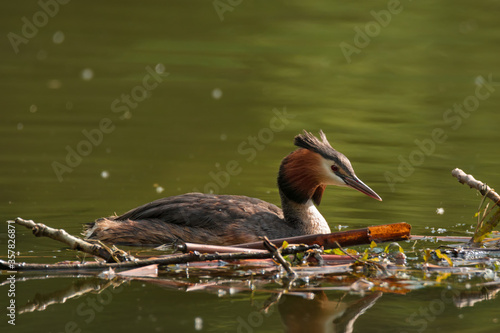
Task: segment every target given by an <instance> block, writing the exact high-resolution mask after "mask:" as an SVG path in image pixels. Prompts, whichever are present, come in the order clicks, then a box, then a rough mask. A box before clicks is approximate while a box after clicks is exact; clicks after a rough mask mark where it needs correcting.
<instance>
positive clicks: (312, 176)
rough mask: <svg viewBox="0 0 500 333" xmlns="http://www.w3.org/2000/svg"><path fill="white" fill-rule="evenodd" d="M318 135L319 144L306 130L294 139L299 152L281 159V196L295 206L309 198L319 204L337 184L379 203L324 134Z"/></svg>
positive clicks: (376, 196)
mask: <svg viewBox="0 0 500 333" xmlns="http://www.w3.org/2000/svg"><path fill="white" fill-rule="evenodd" d="M319 133H320V136H321V141H320V140H319V139H318V138H316V137H315V136H314V135H312V134H311V133H309V132H306V131H304V134H299V135H297V136H296V137H295V141H294V143H295V145H296V146H297V147H299V149H297V150H295V151H293V152H292V153H291V154H290V155H288V156H287V157H285V159H283V161H282V163H281V167H280V171H279V175H278V186H279V188H280V190H281V191H282V192H283V194H284V195H285V196H286V197H287V198H289V199H290V200H293V201H295V202H297V203H305V202H307V201H308V200H309V199H312V200H313V201H314V203H315V204H317V205H319V204H320V202H321V197H322V195H323V192H324V190H325V187H326V186H327V185H337V186H345V187H351V188H353V189H355V190H358V191H360V192H361V193H364V194H366V195H368V196H369V197H372V198H374V199H377V200H380V201H382V198H381V197H380V196H379V195H378V194H377V193H375V191H373V190H372V189H371V188H369V187H368V186H367V185H366V184H364V183H363V182H362V181H361V180H360V179H359V178H358V177H357V176H356V174H355V173H354V170H353V168H352V165H351V162H350V161H349V159H348V158H347V157H345V156H344V154H342V153H340V152H338V151H337V150H335V149H333V148H332V146H331V145H330V143H329V142H328V140H327V138H326V135H325V133H323V131H320V132H319Z"/></svg>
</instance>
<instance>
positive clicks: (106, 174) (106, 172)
mask: <svg viewBox="0 0 500 333" xmlns="http://www.w3.org/2000/svg"><path fill="white" fill-rule="evenodd" d="M101 177H102V178H103V179H108V178H109V172H108V171H106V170H103V171H101Z"/></svg>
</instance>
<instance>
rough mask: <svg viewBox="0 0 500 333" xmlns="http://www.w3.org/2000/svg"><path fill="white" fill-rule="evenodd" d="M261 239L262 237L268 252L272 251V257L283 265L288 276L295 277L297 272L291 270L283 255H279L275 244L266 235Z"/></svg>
mask: <svg viewBox="0 0 500 333" xmlns="http://www.w3.org/2000/svg"><path fill="white" fill-rule="evenodd" d="M263 239H264V247H265V248H266V249H267V250H268V251H269V252H270V253H272V254H273V257H274V258H275V259H276V260H277V261H278V262H279V263H280V264H281V266H283V268H284V269H285V270H286V272H287V273H288V277H290V278H292V279H295V278H296V277H297V273H295V272H294V271H293V269H292V268H291V267H290V263H289V262H288V261H286V260H285V258H283V256H282V255H281V253H280V251H279V250H278V248H277V247H276V245H274V244H273V243H271V242H270V241H269V239H268V238H267V237H266V236H264V237H263Z"/></svg>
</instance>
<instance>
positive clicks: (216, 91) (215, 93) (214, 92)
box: [212, 88, 222, 99]
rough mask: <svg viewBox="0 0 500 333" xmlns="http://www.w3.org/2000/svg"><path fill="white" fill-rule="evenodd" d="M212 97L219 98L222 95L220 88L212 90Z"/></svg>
mask: <svg viewBox="0 0 500 333" xmlns="http://www.w3.org/2000/svg"><path fill="white" fill-rule="evenodd" d="M212 97H213V98H214V99H219V98H221V97H222V90H220V89H219V88H215V89H214V90H212Z"/></svg>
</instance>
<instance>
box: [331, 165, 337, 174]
mask: <svg viewBox="0 0 500 333" xmlns="http://www.w3.org/2000/svg"><path fill="white" fill-rule="evenodd" d="M331 169H332V171H333V172H337V171H339V167H338V166H336V165H335V164H334V165H332V166H331Z"/></svg>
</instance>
